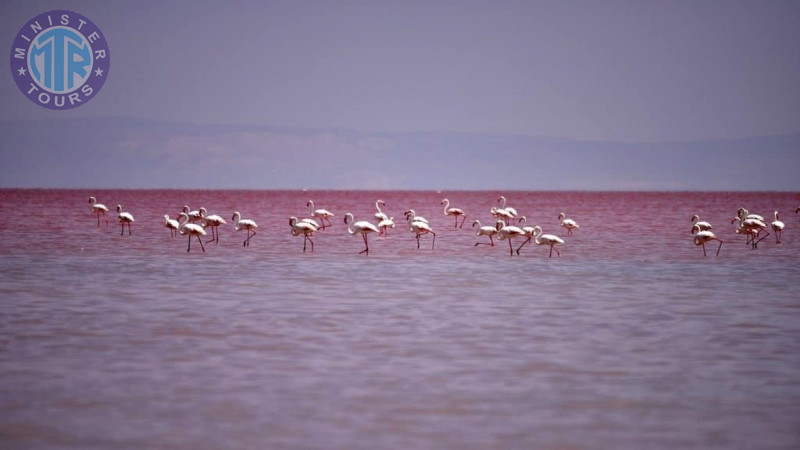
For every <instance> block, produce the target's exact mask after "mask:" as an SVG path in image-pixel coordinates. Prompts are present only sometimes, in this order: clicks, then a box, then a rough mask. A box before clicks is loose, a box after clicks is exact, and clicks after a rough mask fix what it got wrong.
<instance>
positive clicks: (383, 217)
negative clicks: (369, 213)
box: [375, 200, 389, 221]
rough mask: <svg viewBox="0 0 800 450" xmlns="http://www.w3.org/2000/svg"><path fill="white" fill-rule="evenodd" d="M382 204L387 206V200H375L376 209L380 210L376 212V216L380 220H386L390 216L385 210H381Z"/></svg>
mask: <svg viewBox="0 0 800 450" xmlns="http://www.w3.org/2000/svg"><path fill="white" fill-rule="evenodd" d="M381 205H383V206H386V202H385V201H383V200H377V201H376V202H375V209H377V210H378V212H376V213H375V218H376V219H378V220H379V221H380V220H386V219H388V218H389V216H387V215H386V214H385V213H384V212H383V211H381Z"/></svg>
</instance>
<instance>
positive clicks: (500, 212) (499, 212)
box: [489, 206, 514, 225]
mask: <svg viewBox="0 0 800 450" xmlns="http://www.w3.org/2000/svg"><path fill="white" fill-rule="evenodd" d="M489 213H490V214H491V215H492V217H494V218H495V219H503V221H504V222H505V223H506V225H508V221H509V220H511V219H513V218H514V214H511V213H510V212H508V211H507V210H505V209H502V208H498V207H496V206H492V209H490V210H489Z"/></svg>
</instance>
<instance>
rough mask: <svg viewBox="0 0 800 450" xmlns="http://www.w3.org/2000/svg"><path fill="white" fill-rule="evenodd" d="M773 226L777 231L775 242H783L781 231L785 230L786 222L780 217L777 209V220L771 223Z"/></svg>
mask: <svg viewBox="0 0 800 450" xmlns="http://www.w3.org/2000/svg"><path fill="white" fill-rule="evenodd" d="M770 226H772V231H773V232H774V233H775V243H776V244H780V243H781V232H782V231H783V228H784V226H785V225H784V224H783V222H781V221H780V219H779V218H778V211H775V220H774V221H773V222H772V223H771V224H770Z"/></svg>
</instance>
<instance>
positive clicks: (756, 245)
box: [753, 231, 769, 248]
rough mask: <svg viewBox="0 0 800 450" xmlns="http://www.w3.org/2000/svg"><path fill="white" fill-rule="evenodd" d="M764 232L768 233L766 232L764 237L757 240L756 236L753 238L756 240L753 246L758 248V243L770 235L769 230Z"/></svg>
mask: <svg viewBox="0 0 800 450" xmlns="http://www.w3.org/2000/svg"><path fill="white" fill-rule="evenodd" d="M764 232H765V233H767V234H765V235H764V237H762V238H760V239H759V240H757V241H755V238H753V240H754V241H755V242H754V243H753V248H758V243H759V242H761V241H763V240H764V239H766V238H767V237H769V231H764Z"/></svg>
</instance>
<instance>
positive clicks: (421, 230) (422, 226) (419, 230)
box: [408, 220, 436, 250]
mask: <svg viewBox="0 0 800 450" xmlns="http://www.w3.org/2000/svg"><path fill="white" fill-rule="evenodd" d="M408 231H410V232H412V233H414V235H415V236H416V238H417V248H419V237H420V236H422V235H423V234H432V235H433V242H431V250H433V246H434V245H436V233H434V232H433V229H432V228H431V226H430V225H428V223H427V222H421V221H419V220H410V221H409V222H408Z"/></svg>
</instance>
